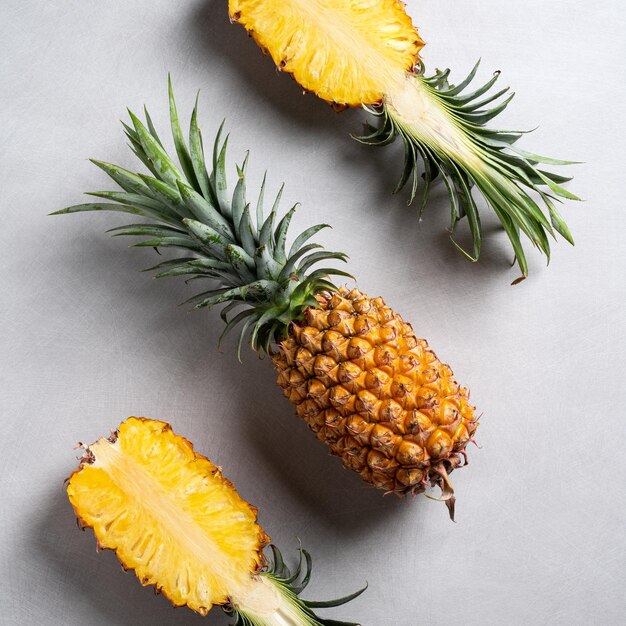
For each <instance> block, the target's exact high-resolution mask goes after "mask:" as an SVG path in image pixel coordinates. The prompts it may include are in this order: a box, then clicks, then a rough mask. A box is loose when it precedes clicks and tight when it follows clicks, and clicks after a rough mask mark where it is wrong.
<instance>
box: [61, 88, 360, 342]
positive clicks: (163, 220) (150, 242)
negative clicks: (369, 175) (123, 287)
mask: <svg viewBox="0 0 626 626" xmlns="http://www.w3.org/2000/svg"><path fill="white" fill-rule="evenodd" d="M169 113H170V122H171V130H172V136H173V141H174V147H175V150H176V155H177V157H178V164H177V163H176V162H175V161H174V159H173V158H172V156H171V155H170V154H169V153H168V151H167V149H166V148H165V147H164V144H163V142H162V141H161V139H160V138H159V135H158V133H157V131H156V129H155V127H154V124H153V123H152V119H151V118H150V115H149V113H148V111H147V110H145V123H144V122H142V121H141V120H140V119H139V118H138V117H137V116H136V115H135V114H134V113H132V111H129V115H130V119H131V125H127V124H124V129H125V133H126V136H127V138H128V139H129V141H130V148H131V150H132V151H133V153H134V154H135V156H136V157H137V158H138V159H139V160H140V161H141V162H142V163H143V165H144V166H145V167H146V168H147V170H148V171H149V172H150V174H147V173H134V172H131V171H129V170H127V169H125V168H123V167H120V166H118V165H112V164H110V163H105V162H102V161H97V160H92V162H93V163H94V164H95V165H97V166H98V167H100V168H101V169H102V170H104V172H106V174H108V175H109V177H110V178H111V179H113V181H114V182H115V183H117V185H118V186H119V187H120V188H121V191H119V190H118V191H97V192H91V193H89V194H88V195H91V196H95V197H97V198H100V199H103V200H106V201H107V202H90V203H85V204H78V205H74V206H70V207H67V208H65V209H62V210H60V211H57V212H56V213H53V215H58V214H65V213H77V212H83V211H116V212H122V213H130V214H132V215H135V216H138V217H140V218H145V220H147V221H145V222H141V223H133V224H127V225H125V226H120V227H117V228H114V229H112V230H111V231H109V232H111V233H112V234H113V236H133V237H142V238H143V239H142V241H140V242H138V243H136V244H134V245H135V246H137V247H152V248H154V249H155V250H156V251H157V252H158V251H159V250H160V249H161V248H165V249H166V248H175V249H177V250H182V251H183V254H184V256H179V257H177V258H173V259H168V260H166V261H163V262H161V263H159V264H158V265H155V266H154V267H151V268H149V270H147V271H150V270H151V271H156V272H157V273H156V275H155V277H156V278H164V277H170V276H185V277H187V279H188V281H189V280H208V281H209V283H208V286H207V288H206V289H204V290H203V291H201V292H200V293H198V294H196V295H195V296H193V297H192V298H190V299H189V300H188V301H187V303H190V304H191V305H193V306H194V307H195V308H203V307H213V306H215V305H220V304H222V305H224V308H223V309H222V312H221V315H222V319H223V320H224V322H225V324H226V326H225V329H224V333H223V335H224V334H226V333H227V332H228V331H230V330H232V329H233V328H235V327H239V330H240V336H239V345H238V353H239V352H240V350H241V345H242V342H243V340H244V339H245V338H246V337H247V338H248V339H249V341H250V343H251V345H252V347H253V348H254V349H255V350H265V351H269V350H271V345H272V344H273V342H275V341H280V339H281V338H282V337H284V336H285V334H286V331H287V328H288V326H289V324H290V323H291V322H292V321H294V320H297V319H299V318H301V317H302V314H303V311H304V309H306V308H307V307H310V306H313V307H315V306H317V300H316V299H315V295H316V294H317V293H320V292H323V291H334V290H335V289H336V287H335V285H334V284H333V283H332V282H331V281H330V279H329V276H330V275H331V274H333V275H338V276H346V277H350V275H349V274H347V273H346V272H343V271H341V270H339V269H336V268H333V267H321V268H320V267H319V266H317V264H318V263H320V262H322V261H337V260H340V261H345V260H346V259H347V257H346V255H345V254H344V253H341V252H330V251H327V250H323V249H322V246H321V245H319V244H316V243H308V242H309V240H310V239H311V238H312V237H313V236H314V235H315V234H316V233H317V232H319V231H320V230H321V229H323V228H326V227H327V226H328V225H327V224H318V225H315V226H311V227H309V228H307V229H306V230H304V231H303V232H302V233H300V234H299V235H298V236H297V237H296V238H295V240H294V241H293V243H292V244H291V245H290V246H288V244H287V240H288V230H289V225H290V222H291V220H292V217H293V215H294V212H295V211H296V208H297V206H298V205H295V206H293V207H292V208H291V209H290V210H289V211H287V212H286V213H285V214H284V215H282V216H281V215H280V212H279V205H280V200H281V195H282V190H283V188H282V187H281V188H280V191H279V192H278V195H277V196H276V198H275V200H274V201H273V204H272V207H271V209H270V211H269V213H268V215H267V216H265V211H264V195H265V186H266V178H265V177H264V178H263V183H262V185H261V189H260V192H259V195H258V199H257V201H256V204H255V207H254V209H252V207H251V204H250V203H249V202H248V201H247V199H246V168H247V163H248V154H246V157H245V159H244V161H243V163H242V165H241V166H238V167H237V174H238V177H237V183H236V185H235V188H234V190H233V191H232V193H231V192H230V191H229V189H228V182H227V174H226V151H227V146H228V136H225V137H223V126H224V124H223V123H222V125H221V126H220V128H219V131H218V132H217V135H216V137H215V141H214V143H213V152H212V155H211V162H210V165H211V170H210V172H209V170H208V169H207V159H206V157H205V150H204V147H203V141H202V135H201V132H200V128H199V127H198V102H197V100H196V104H195V106H194V109H193V112H192V115H191V121H190V125H189V138H188V143H187V142H185V138H184V136H183V132H182V129H181V125H180V121H179V118H178V112H177V109H176V102H175V100H174V94H173V89H172V83H171V80H169ZM236 309H239V310H238V311H237V312H236V313H235V310H236ZM223 335H222V336H223Z"/></svg>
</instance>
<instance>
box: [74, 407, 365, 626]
mask: <svg viewBox="0 0 626 626" xmlns="http://www.w3.org/2000/svg"><path fill="white" fill-rule="evenodd" d="M67 493H68V496H69V499H70V502H71V503H72V506H73V507H74V511H75V512H76V516H77V518H78V522H79V525H80V526H81V527H83V528H84V527H90V528H93V531H94V534H95V536H96V539H97V541H98V545H99V546H100V547H102V548H109V549H111V550H114V551H115V552H116V554H117V556H118V558H119V560H120V562H121V563H122V566H123V567H124V569H126V570H128V569H134V570H135V574H136V575H137V578H139V580H140V581H141V584H142V585H144V586H147V585H152V586H153V587H154V588H155V590H156V591H157V592H160V593H163V594H164V595H165V596H167V597H168V598H169V599H170V600H171V602H172V603H173V604H174V605H175V606H185V605H186V606H188V607H189V608H190V609H192V610H194V611H196V612H197V613H200V614H201V615H206V614H207V613H208V611H209V610H210V609H211V607H212V606H214V605H221V606H222V607H223V609H224V610H225V611H226V613H227V614H228V615H230V616H235V617H236V618H237V619H236V624H237V625H239V626H322V625H324V624H340V623H342V624H345V626H349V624H348V623H347V622H335V621H328V620H325V619H323V618H320V617H318V616H316V615H315V614H314V613H313V611H312V609H313V608H314V607H316V606H324V607H330V606H339V605H340V604H345V603H346V602H348V601H350V600H351V599H353V598H355V597H357V596H358V595H360V594H361V593H362V592H363V591H364V589H361V590H360V591H357V592H356V593H354V594H351V595H350V596H347V597H345V598H341V599H339V600H331V601H329V602H310V601H306V600H302V599H301V598H299V597H298V594H299V593H300V592H301V591H302V589H304V587H305V586H306V584H307V582H308V580H309V577H310V570H311V558H310V556H309V554H308V553H307V552H306V551H305V550H302V549H301V550H300V561H299V563H298V567H297V569H296V571H295V572H294V573H293V574H291V573H290V571H289V570H288V568H287V567H286V566H285V564H284V562H283V559H282V556H281V553H280V551H279V550H278V549H277V548H276V547H275V546H272V552H273V558H272V560H271V563H269V562H268V559H266V557H265V555H264V553H263V550H264V548H265V547H266V546H267V544H268V543H269V537H268V536H267V535H266V534H265V532H264V531H263V529H262V528H261V527H260V526H259V525H258V523H257V519H256V518H257V510H256V509H255V508H254V507H252V506H250V505H249V504H248V503H247V502H246V501H245V500H243V499H242V498H241V497H240V496H239V495H238V493H237V492H236V491H235V488H234V486H233V485H232V483H230V482H229V481H228V480H226V478H224V477H223V476H222V471H221V468H219V467H218V466H216V465H214V464H213V463H211V461H209V460H208V459H207V458H206V457H204V456H202V455H201V454H198V453H197V452H194V449H193V446H192V445H191V443H190V442H189V441H187V439H184V438H183V437H181V436H180V435H176V434H175V433H174V432H173V431H172V429H171V427H170V425H169V424H167V423H165V422H160V421H156V420H150V419H145V418H138V417H129V418H128V419H127V420H126V421H124V422H122V423H121V424H120V426H119V428H118V429H117V431H116V432H115V433H113V435H111V436H110V437H109V438H102V439H99V440H98V441H96V442H95V443H94V444H92V445H91V446H89V447H87V448H86V451H85V454H84V456H83V458H82V459H81V462H80V465H79V467H78V469H77V470H76V471H75V472H74V473H73V474H72V475H71V477H70V478H69V484H68V487H67ZM303 556H304V557H305V561H306V566H305V569H304V572H302V565H303V562H302V557H303ZM352 626H356V625H354V624H353V625H352Z"/></svg>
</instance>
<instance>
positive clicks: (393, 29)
mask: <svg viewBox="0 0 626 626" xmlns="http://www.w3.org/2000/svg"><path fill="white" fill-rule="evenodd" d="M229 8H230V14H231V18H232V19H233V20H235V21H238V22H240V23H241V24H242V25H243V26H244V27H245V28H246V30H248V32H249V33H250V34H251V35H252V36H253V37H254V38H255V40H256V41H257V43H258V44H259V45H260V46H261V47H262V48H263V49H264V50H266V51H267V52H268V53H269V54H270V55H271V56H272V58H273V60H274V62H275V63H276V65H277V66H278V67H279V68H280V69H281V70H283V71H286V72H289V73H291V74H293V76H294V78H295V79H296V80H297V81H298V82H299V83H300V84H301V85H302V87H304V88H305V89H307V90H309V91H312V92H314V93H316V94H317V95H318V96H320V97H321V98H323V99H324V100H327V101H329V102H333V103H338V104H345V105H349V106H360V105H361V104H373V103H375V102H378V101H380V100H381V98H382V97H383V94H384V93H387V92H388V88H389V85H390V84H393V83H394V82H397V81H398V80H399V79H400V78H401V77H402V76H403V75H404V73H405V72H406V71H407V70H410V69H411V68H412V67H413V65H414V64H415V63H416V61H417V59H418V54H419V51H420V50H421V48H422V47H423V45H424V44H423V42H422V40H421V39H420V37H419V35H418V34H417V31H416V30H415V28H414V27H413V24H412V22H411V18H410V17H409V16H408V15H407V14H406V12H405V10H404V7H403V5H402V4H401V3H400V2H398V1H397V0H230V2H229Z"/></svg>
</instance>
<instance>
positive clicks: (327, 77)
mask: <svg viewBox="0 0 626 626" xmlns="http://www.w3.org/2000/svg"><path fill="white" fill-rule="evenodd" d="M229 11H230V16H231V19H232V21H234V22H238V23H239V24H241V25H242V26H243V27H244V28H245V29H246V30H247V32H248V33H249V34H250V35H251V36H252V37H253V38H254V39H255V41H256V42H257V43H258V44H259V46H260V47H261V49H262V50H263V51H264V52H266V53H267V54H269V55H270V56H271V57H272V60H273V61H274V63H275V64H276V67H277V69H278V70H279V71H283V72H287V73H290V74H292V75H293V77H294V78H295V80H297V81H298V83H300V85H302V87H303V88H304V89H306V90H307V91H311V92H313V93H315V94H316V95H318V96H319V97H320V98H322V99H324V100H326V101H328V102H329V103H330V104H331V105H332V106H333V108H334V109H336V110H341V109H345V108H347V107H358V106H362V107H364V108H365V109H366V110H367V111H369V112H370V113H372V114H373V115H374V116H375V117H376V118H377V120H378V124H377V126H372V125H370V124H367V125H366V132H365V135H364V136H361V137H355V139H357V140H359V141H361V142H362V143H365V144H369V145H379V146H383V145H387V144H389V143H391V142H392V141H394V139H395V138H396V137H399V138H400V139H401V140H402V142H403V143H404V168H403V172H402V175H401V176H400V179H399V181H398V184H397V186H396V189H395V191H400V189H402V188H403V187H404V186H405V185H406V184H407V183H408V182H409V181H411V184H410V186H411V191H410V201H409V202H411V201H413V199H414V198H415V197H416V195H417V193H418V189H419V188H420V187H421V204H420V214H421V212H422V211H423V209H424V207H425V205H426V202H427V200H428V196H429V193H430V189H431V186H432V183H433V182H434V181H435V180H437V179H438V180H441V181H442V182H443V183H444V185H445V187H446V190H447V192H448V194H449V197H450V205H451V220H450V221H451V223H450V230H451V239H452V243H453V244H454V245H455V246H456V247H457V249H458V250H459V251H460V252H462V253H463V254H464V255H465V256H466V257H467V258H469V259H470V260H472V261H476V260H478V257H479V255H480V249H481V241H482V227H481V220H480V212H479V205H478V204H477V203H476V201H475V198H474V194H473V191H474V190H476V191H478V192H479V193H480V194H481V195H482V197H483V198H484V200H485V201H486V203H487V205H489V206H490V207H491V208H492V209H493V211H494V212H495V214H496V215H497V217H498V219H499V220H500V222H501V223H502V226H503V228H504V230H505V231H506V233H507V235H508V237H509V239H510V241H511V244H512V246H513V250H514V252H515V258H516V260H517V263H518V265H519V268H520V270H521V272H522V277H525V276H526V275H527V274H528V264H527V262H526V256H525V252H524V249H523V246H522V241H521V237H520V235H521V234H524V235H525V236H526V237H528V239H529V240H530V242H531V243H532V244H533V245H534V246H535V247H536V248H538V249H539V250H540V251H541V252H542V253H543V254H545V255H546V257H547V258H548V260H549V258H550V242H549V237H554V238H556V233H558V234H560V235H561V236H562V237H563V238H565V239H566V240H567V241H569V242H570V243H573V239H572V235H571V234H570V232H569V229H568V227H567V225H566V224H565V222H564V221H563V219H562V217H561V216H560V214H559V212H558V211H557V208H556V202H558V201H559V197H561V198H569V199H574V200H578V198H577V197H576V196H575V195H574V194H572V193H570V192H569V191H567V190H566V189H564V188H563V187H562V186H561V183H563V182H566V181H568V180H569V178H566V177H563V176H560V175H558V174H555V173H553V172H549V171H546V170H545V169H544V164H545V165H555V164H556V165H565V164H568V163H570V162H568V161H559V160H556V159H551V158H548V157H542V156H538V155H536V154H533V153H531V152H527V151H524V150H521V149H520V148H518V147H517V146H516V145H514V144H515V143H516V142H517V140H518V139H520V137H522V136H523V135H524V132H519V131H509V130H496V129H492V128H489V127H488V126H487V124H488V123H489V122H490V121H491V120H492V119H493V118H495V117H496V116H498V115H499V114H500V113H501V112H502V111H503V110H504V109H505V108H506V107H507V105H508V104H509V102H510V101H511V99H512V98H513V94H509V95H507V96H505V94H507V92H508V91H509V88H508V87H507V88H505V89H502V90H500V91H497V92H495V93H491V94H490V93H488V92H489V90H490V89H491V87H492V86H493V85H494V84H495V82H496V80H497V79H498V76H499V75H500V72H495V73H494V75H493V77H492V78H491V79H490V80H489V81H488V82H487V83H485V84H484V85H482V86H480V87H478V88H476V89H474V90H470V88H469V85H470V83H471V82H472V81H473V79H474V77H475V75H476V70H477V69H478V65H477V66H476V67H474V69H473V70H472V71H471V72H470V74H469V75H468V76H467V78H465V79H464V80H463V81H461V82H460V83H459V84H457V85H453V84H450V82H449V81H448V77H449V75H450V70H444V71H440V70H437V71H436V72H435V73H434V74H433V75H432V76H426V75H425V72H424V65H423V63H422V60H421V58H420V51H421V49H422V48H423V46H424V42H423V41H422V39H421V37H420V36H419V34H418V32H417V30H416V29H415V27H414V26H413V23H412V21H411V18H410V17H409V16H408V15H407V13H406V11H405V8H404V3H402V2H399V1H398V0H306V1H303V0H229ZM501 96H505V98H504V99H503V100H500V101H498V100H499V98H500V97H501ZM496 101H497V102H496ZM465 217H466V218H467V224H468V227H469V230H470V232H471V235H472V246H471V248H470V249H467V250H466V249H465V248H464V247H462V246H461V245H460V244H459V243H458V242H457V241H456V239H455V237H454V229H455V226H456V225H457V224H458V223H459V221H460V220H462V219H463V218H465Z"/></svg>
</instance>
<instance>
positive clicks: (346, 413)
mask: <svg viewBox="0 0 626 626" xmlns="http://www.w3.org/2000/svg"><path fill="white" fill-rule="evenodd" d="M319 303H320V308H310V309H309V310H308V311H307V312H306V319H305V321H304V322H302V323H293V324H292V329H291V336H290V337H289V338H288V339H286V340H285V341H283V342H282V343H281V344H280V346H279V350H278V351H277V352H276V353H275V354H274V356H273V359H274V363H275V365H276V368H277V369H278V372H279V373H278V384H279V385H280V386H281V387H282V388H283V390H284V394H285V396H287V397H288V398H289V399H290V400H291V402H293V404H295V405H296V410H297V412H298V415H300V417H302V418H304V419H305V421H306V422H307V424H308V425H309V427H310V428H311V430H313V431H314V432H315V433H316V434H317V437H318V438H319V439H320V440H322V441H324V442H326V443H327V444H328V446H329V447H330V450H331V452H332V454H334V455H337V456H339V457H341V459H342V461H343V464H344V466H345V467H346V468H349V469H352V470H355V471H357V472H358V473H359V474H360V476H361V477H362V478H363V479H364V480H365V481H367V482H369V483H371V484H373V485H375V486H376V487H379V488H382V489H385V490H386V491H389V492H395V493H397V494H399V495H403V494H407V493H419V492H422V491H424V489H425V487H426V485H427V484H428V483H431V484H433V485H435V484H437V485H439V486H441V488H442V490H443V494H444V498H445V499H446V500H447V503H448V505H449V508H450V512H451V514H453V512H454V511H453V506H454V496H453V492H452V488H451V485H450V482H449V479H448V474H449V473H450V472H451V471H452V470H453V469H454V468H455V467H457V466H459V465H460V464H461V463H462V462H463V461H464V460H465V452H464V450H465V447H466V445H467V443H468V442H469V441H470V440H471V438H472V435H473V434H474V431H475V430H476V428H477V425H478V423H477V420H476V418H475V416H474V407H473V406H472V405H471V404H470V401H469V393H468V391H467V389H465V388H463V387H460V386H459V385H458V384H457V382H456V381H455V380H454V377H453V374H452V371H451V370H450V368H449V367H448V366H447V365H445V364H443V363H442V362H441V361H440V360H439V359H438V358H437V357H436V355H435V354H434V353H433V352H432V351H431V350H430V349H429V348H428V343H427V342H426V341H425V340H424V339H418V338H417V337H416V336H415V334H414V332H413V329H412V328H411V326H410V325H409V324H407V323H406V322H404V321H403V320H402V318H401V317H400V316H399V315H398V314H397V313H395V312H394V311H393V310H392V309H390V308H389V307H387V306H386V305H385V303H384V302H383V300H382V299H381V298H373V299H372V298H368V297H367V296H366V295H364V294H363V293H361V292H360V291H359V290H357V289H353V290H352V291H348V290H347V289H345V288H342V289H340V290H339V292H337V293H335V294H332V295H331V294H328V295H326V296H321V297H319Z"/></svg>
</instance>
